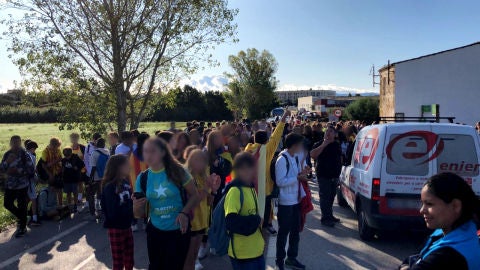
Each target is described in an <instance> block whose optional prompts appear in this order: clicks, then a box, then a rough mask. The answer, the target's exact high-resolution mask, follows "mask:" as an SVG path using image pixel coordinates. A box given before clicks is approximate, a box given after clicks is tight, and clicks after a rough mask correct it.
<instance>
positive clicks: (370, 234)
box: [357, 207, 375, 241]
mask: <svg viewBox="0 0 480 270" xmlns="http://www.w3.org/2000/svg"><path fill="white" fill-rule="evenodd" d="M357 220H358V234H359V235H360V239H362V240H363V241H371V240H373V238H374V237H375V230H374V229H373V228H372V227H370V226H369V225H368V223H367V217H366V214H365V212H364V211H363V209H362V208H361V207H359V209H358V212H357Z"/></svg>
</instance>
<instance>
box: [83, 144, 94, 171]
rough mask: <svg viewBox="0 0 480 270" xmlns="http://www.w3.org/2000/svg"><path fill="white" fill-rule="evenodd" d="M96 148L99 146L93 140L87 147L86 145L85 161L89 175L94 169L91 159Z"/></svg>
mask: <svg viewBox="0 0 480 270" xmlns="http://www.w3.org/2000/svg"><path fill="white" fill-rule="evenodd" d="M95 149H97V148H96V147H95V146H94V145H93V144H92V143H91V142H90V143H88V145H87V147H85V154H84V157H83V162H84V163H85V168H86V169H87V175H90V172H91V171H92V165H91V162H90V159H91V157H92V153H93V152H94V151H95Z"/></svg>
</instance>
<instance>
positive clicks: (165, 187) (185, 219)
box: [133, 138, 198, 270]
mask: <svg viewBox="0 0 480 270" xmlns="http://www.w3.org/2000/svg"><path fill="white" fill-rule="evenodd" d="M143 158H144V161H145V163H146V164H147V165H148V167H149V168H148V170H147V171H145V172H144V173H141V174H140V175H139V176H138V177H137V181H136V183H135V191H136V193H135V194H134V196H133V202H134V214H135V216H136V217H141V216H143V212H144V211H143V210H144V209H145V203H146V202H147V201H148V203H149V212H148V213H149V217H150V220H149V223H148V225H147V230H146V231H147V249H148V258H149V262H150V263H149V269H150V270H159V269H165V270H167V269H168V270H182V269H183V265H184V262H185V258H186V256H187V252H188V248H189V244H190V234H189V231H190V213H191V212H192V210H193V209H194V208H195V206H196V205H197V203H198V193H197V189H196V187H195V183H194V181H192V177H191V176H190V174H189V173H188V172H187V171H186V170H185V169H184V168H183V167H182V165H181V164H180V163H178V161H177V160H176V159H175V158H174V157H173V155H172V153H171V150H170V148H169V147H168V145H167V143H166V142H165V141H164V140H162V139H161V138H151V139H149V140H147V141H146V142H145V144H144V146H143Z"/></svg>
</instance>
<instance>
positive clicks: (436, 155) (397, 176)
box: [338, 123, 480, 240]
mask: <svg viewBox="0 0 480 270" xmlns="http://www.w3.org/2000/svg"><path fill="white" fill-rule="evenodd" d="M479 150H480V146H479V139H478V135H477V133H476V131H475V129H473V128H472V127H469V126H461V125H455V124H438V123H394V124H382V125H374V126H369V127H365V128H364V129H362V130H361V131H360V132H359V134H358V135H357V138H356V142H355V146H354V151H353V156H352V162H351V165H349V166H345V167H343V169H342V174H341V176H340V189H339V192H338V201H339V204H340V205H342V206H350V207H351V208H352V209H353V210H354V211H355V212H356V214H357V217H358V231H359V234H360V237H361V239H363V240H371V239H372V238H373V237H374V236H375V233H376V231H377V230H398V229H401V230H418V229H425V225H424V221H423V218H422V217H421V216H420V213H419V209H420V207H421V202H420V192H421V189H422V187H423V184H424V183H425V181H426V180H427V179H428V178H429V177H430V176H432V175H435V174H437V173H440V172H453V173H456V174H458V175H460V176H462V177H464V178H465V180H466V181H467V182H468V183H469V184H471V185H472V188H473V190H474V191H475V193H476V194H477V196H480V177H479V167H480V160H479V153H480V151H479Z"/></svg>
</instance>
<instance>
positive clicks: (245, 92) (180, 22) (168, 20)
mask: <svg viewBox="0 0 480 270" xmlns="http://www.w3.org/2000/svg"><path fill="white" fill-rule="evenodd" d="M4 7H9V8H14V9H17V11H19V12H16V13H15V14H16V15H14V16H10V17H9V18H7V19H4V20H2V21H1V22H2V23H3V24H4V25H5V26H6V29H7V31H6V38H8V39H10V40H11V44H10V46H9V48H8V49H9V51H10V52H11V54H10V57H11V58H12V60H13V62H14V63H15V64H16V65H17V66H18V68H19V70H20V73H21V74H22V77H23V81H22V84H21V87H22V88H23V89H25V90H26V91H28V92H29V93H30V92H35V93H36V95H32V103H33V104H35V103H37V105H38V103H41V102H42V101H44V99H48V100H49V101H52V100H53V101H52V103H53V104H55V106H56V107H57V108H59V109H60V111H61V113H60V116H59V117H58V120H59V121H60V122H61V123H62V125H60V128H61V129H63V128H65V129H80V130H81V131H82V132H84V133H86V132H94V131H105V130H107V129H111V130H113V129H114V130H118V131H123V130H126V129H133V128H137V127H138V125H139V123H140V121H143V120H191V119H192V118H196V119H205V120H214V119H219V116H221V119H225V118H227V119H228V118H232V113H231V112H232V111H233V113H234V116H235V117H236V118H250V119H256V118H260V117H263V116H264V114H265V113H266V112H269V111H270V110H271V109H272V108H273V107H275V106H277V105H278V102H277V99H276V96H275V94H274V92H273V91H274V90H275V88H276V86H277V80H276V78H275V73H276V71H277V66H278V65H277V62H276V60H275V58H274V57H273V55H272V54H271V53H269V52H268V51H265V50H264V51H262V52H259V51H258V50H256V49H248V50H247V51H246V52H244V51H240V52H239V53H238V55H232V56H230V57H229V64H230V66H231V68H232V70H233V73H231V74H227V76H228V79H229V84H228V87H227V88H228V90H227V91H226V92H225V93H222V94H220V93H216V92H207V93H200V92H199V91H196V90H195V89H193V88H191V87H184V88H183V89H180V88H176V89H173V90H170V91H167V89H168V88H169V87H170V85H171V83H172V82H174V81H178V79H179V78H182V77H184V76H188V75H189V74H192V73H194V72H196V71H197V70H198V69H199V68H200V64H203V63H208V64H215V61H214V60H213V56H212V55H211V54H210V53H209V52H211V51H212V50H213V49H214V48H215V46H218V45H219V44H221V43H225V42H236V41H237V38H236V34H237V25H236V24H235V23H234V18H235V16H236V15H237V13H238V10H237V9H231V8H229V6H228V0H202V1H199V0H173V1H172V0H146V1H138V0H118V1H100V0H77V1H64V0H49V1H38V0H6V1H5V4H4ZM18 14H22V16H18ZM225 104H227V106H228V108H226V107H225Z"/></svg>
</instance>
